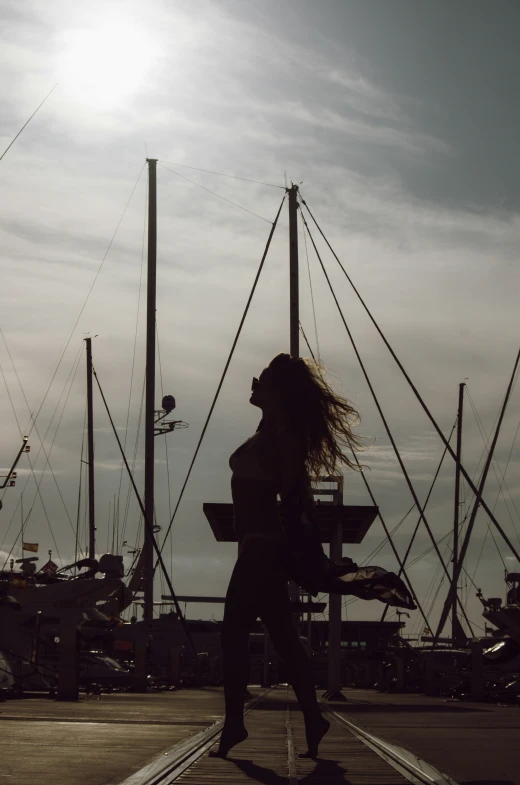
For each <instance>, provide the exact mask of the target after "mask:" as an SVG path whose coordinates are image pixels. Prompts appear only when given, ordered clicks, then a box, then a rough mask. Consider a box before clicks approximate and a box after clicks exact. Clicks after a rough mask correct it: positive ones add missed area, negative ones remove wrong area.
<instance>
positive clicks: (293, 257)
mask: <svg viewBox="0 0 520 785" xmlns="http://www.w3.org/2000/svg"><path fill="white" fill-rule="evenodd" d="M287 190H288V193H289V301H290V354H291V357H299V356H300V309H299V277H298V186H297V185H292V186H291V187H290V188H288V189H287Z"/></svg>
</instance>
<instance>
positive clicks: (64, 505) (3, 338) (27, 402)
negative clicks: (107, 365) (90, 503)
mask: <svg viewBox="0 0 520 785" xmlns="http://www.w3.org/2000/svg"><path fill="white" fill-rule="evenodd" d="M0 335H1V336H2V340H3V342H4V346H5V348H6V351H7V354H8V357H9V360H10V361H11V365H12V367H13V371H14V374H15V376H16V381H17V382H18V386H19V387H20V391H21V393H22V396H23V399H24V401H25V405H26V406H27V410H28V412H29V416H31V407H30V406H29V401H28V400H27V396H26V394H25V390H24V388H23V386H22V382H21V380H20V377H19V375H18V371H17V370H16V365H15V364H14V361H13V358H12V356H11V352H10V351H9V347H8V345H7V341H6V340H5V336H4V333H3V331H2V330H1V329H0ZM77 369H78V366H77V365H76V371H77ZM76 371H75V372H74V377H75V376H76ZM74 377H73V379H72V382H73V381H74ZM72 382H71V387H72ZM69 395H70V388H69V393H68V395H67V399H66V401H65V405H64V408H65V406H66V405H67V400H68V397H69ZM62 416H63V415H62ZM60 422H61V417H60ZM18 427H20V426H18ZM58 427H59V423H58ZM34 430H35V432H36V436H37V437H38V440H39V442H40V444H41V449H42V450H43V454H44V455H45V458H46V461H45V465H44V467H43V469H42V476H43V474H44V472H45V469H46V468H47V465H48V466H49V469H50V472H51V474H52V479H53V480H54V484H55V485H56V488H57V491H58V494H59V497H60V499H61V502H62V504H63V509H64V510H65V514H66V516H67V519H68V521H69V524H70V526H71V528H72V530H73V531H74V525H73V523H72V518H71V516H70V513H69V510H68V508H67V505H66V504H65V499H64V498H63V494H62V492H61V488H60V486H59V484H58V480H57V479H56V475H55V474H54V469H53V468H52V465H51V462H50V455H49V454H48V453H47V450H46V449H45V446H44V443H43V440H42V437H41V436H40V433H39V431H38V428H37V427H36V425H35V426H34ZM57 430H58V428H56V433H57ZM56 433H55V434H54V439H55V438H56ZM54 439H53V443H54Z"/></svg>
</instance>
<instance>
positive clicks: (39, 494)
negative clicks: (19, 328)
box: [0, 365, 61, 569]
mask: <svg viewBox="0 0 520 785" xmlns="http://www.w3.org/2000/svg"><path fill="white" fill-rule="evenodd" d="M0 372H1V374H2V378H3V380H4V384H5V389H6V390H7V396H8V398H9V402H10V403H11V407H12V409H13V414H14V418H15V420H16V425H17V426H18V430H19V431H20V436H21V435H22V430H21V428H20V423H19V420H18V417H17V414H16V409H15V408H14V404H13V400H12V398H11V393H10V392H9V387H8V386H7V380H6V378H5V374H4V369H3V368H2V366H1V365H0ZM38 454H39V453H38ZM36 457H38V455H37V456H36ZM27 460H28V461H29V466H30V467H31V476H32V477H33V479H34V482H35V483H36V494H35V499H36V495H38V496H39V497H40V501H41V504H42V507H43V511H44V514H45V518H46V520H47V524H48V526H49V529H50V531H51V535H52V539H53V542H54V545H55V546H56V551H57V553H58V556H59V558H60V561H61V556H60V553H59V551H58V546H57V545H56V540H55V539H54V533H53V531H52V526H51V522H50V520H49V516H48V515H47V510H46V507H45V504H44V503H43V497H42V495H41V491H40V483H41V478H40V482H39V483H37V482H36V477H35V474H34V465H33V463H32V461H31V459H30V458H29V456H28V455H27ZM29 479H30V477H28V478H27V482H26V483H25V485H24V487H23V489H22V494H21V495H20V499H18V504H17V505H16V507H15V511H14V513H13V517H12V518H11V521H10V523H9V526H8V527H7V531H6V533H5V535H4V539H3V540H2V545H3V544H4V541H5V538H6V537H7V533H8V531H9V529H10V528H11V524H12V522H13V520H14V517H15V515H16V512H17V510H18V505H19V504H20V500H21V498H22V495H23V492H24V490H25V488H26V486H27V483H28V482H29ZM35 499H33V502H32V505H31V508H30V510H29V513H28V515H27V518H26V519H25V523H27V521H28V519H29V516H30V514H31V512H32V509H33V506H34V501H35ZM24 525H25V524H24ZM17 542H18V537H17V538H16V540H15V541H14V544H13V546H12V547H11V550H10V551H9V553H8V555H7V558H6V560H5V562H4V567H3V568H2V569H4V568H5V565H6V564H7V561H8V559H9V557H10V556H11V553H12V552H13V550H14V548H15V546H16V543H17Z"/></svg>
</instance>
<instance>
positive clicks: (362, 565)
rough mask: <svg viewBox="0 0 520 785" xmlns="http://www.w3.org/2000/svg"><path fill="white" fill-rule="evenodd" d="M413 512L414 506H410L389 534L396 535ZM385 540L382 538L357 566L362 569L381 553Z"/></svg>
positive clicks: (386, 538)
mask: <svg viewBox="0 0 520 785" xmlns="http://www.w3.org/2000/svg"><path fill="white" fill-rule="evenodd" d="M413 510H415V504H412V506H411V507H410V509H409V510H408V512H407V513H405V514H404V515H403V517H402V518H401V520H400V521H399V522H398V523H396V525H395V526H394V528H393V529H392V531H391V532H390V534H395V533H396V531H397V530H398V529H399V528H400V526H402V524H403V523H404V522H405V520H406V519H407V518H408V516H409V515H410V513H411V512H412V511H413ZM387 540H388V537H385V538H384V540H383V541H382V542H380V543H379V545H378V546H377V547H376V548H374V550H373V551H371V552H370V553H369V554H368V556H365V558H364V559H363V561H362V562H361V564H360V565H359V566H360V567H364V566H365V564H366V563H367V562H368V561H369V560H370V559H373V558H374V557H375V556H377V555H378V554H379V553H380V552H381V551H382V549H383V548H384V547H385V545H386V543H387Z"/></svg>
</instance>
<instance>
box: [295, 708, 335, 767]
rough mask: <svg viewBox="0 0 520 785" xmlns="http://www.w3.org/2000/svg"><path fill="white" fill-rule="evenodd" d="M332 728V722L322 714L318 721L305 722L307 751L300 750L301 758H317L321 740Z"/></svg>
mask: <svg viewBox="0 0 520 785" xmlns="http://www.w3.org/2000/svg"><path fill="white" fill-rule="evenodd" d="M329 728H330V722H329V721H328V720H326V719H325V717H323V716H322V715H321V714H320V716H319V718H318V719H317V720H316V722H312V723H309V724H307V723H305V737H306V739H307V751H306V752H300V754H299V756H298V757H299V758H312V759H313V760H315V759H316V758H317V757H318V747H319V744H320V741H321V740H322V738H323V737H324V736H325V734H326V733H327V731H328V729H329Z"/></svg>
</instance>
